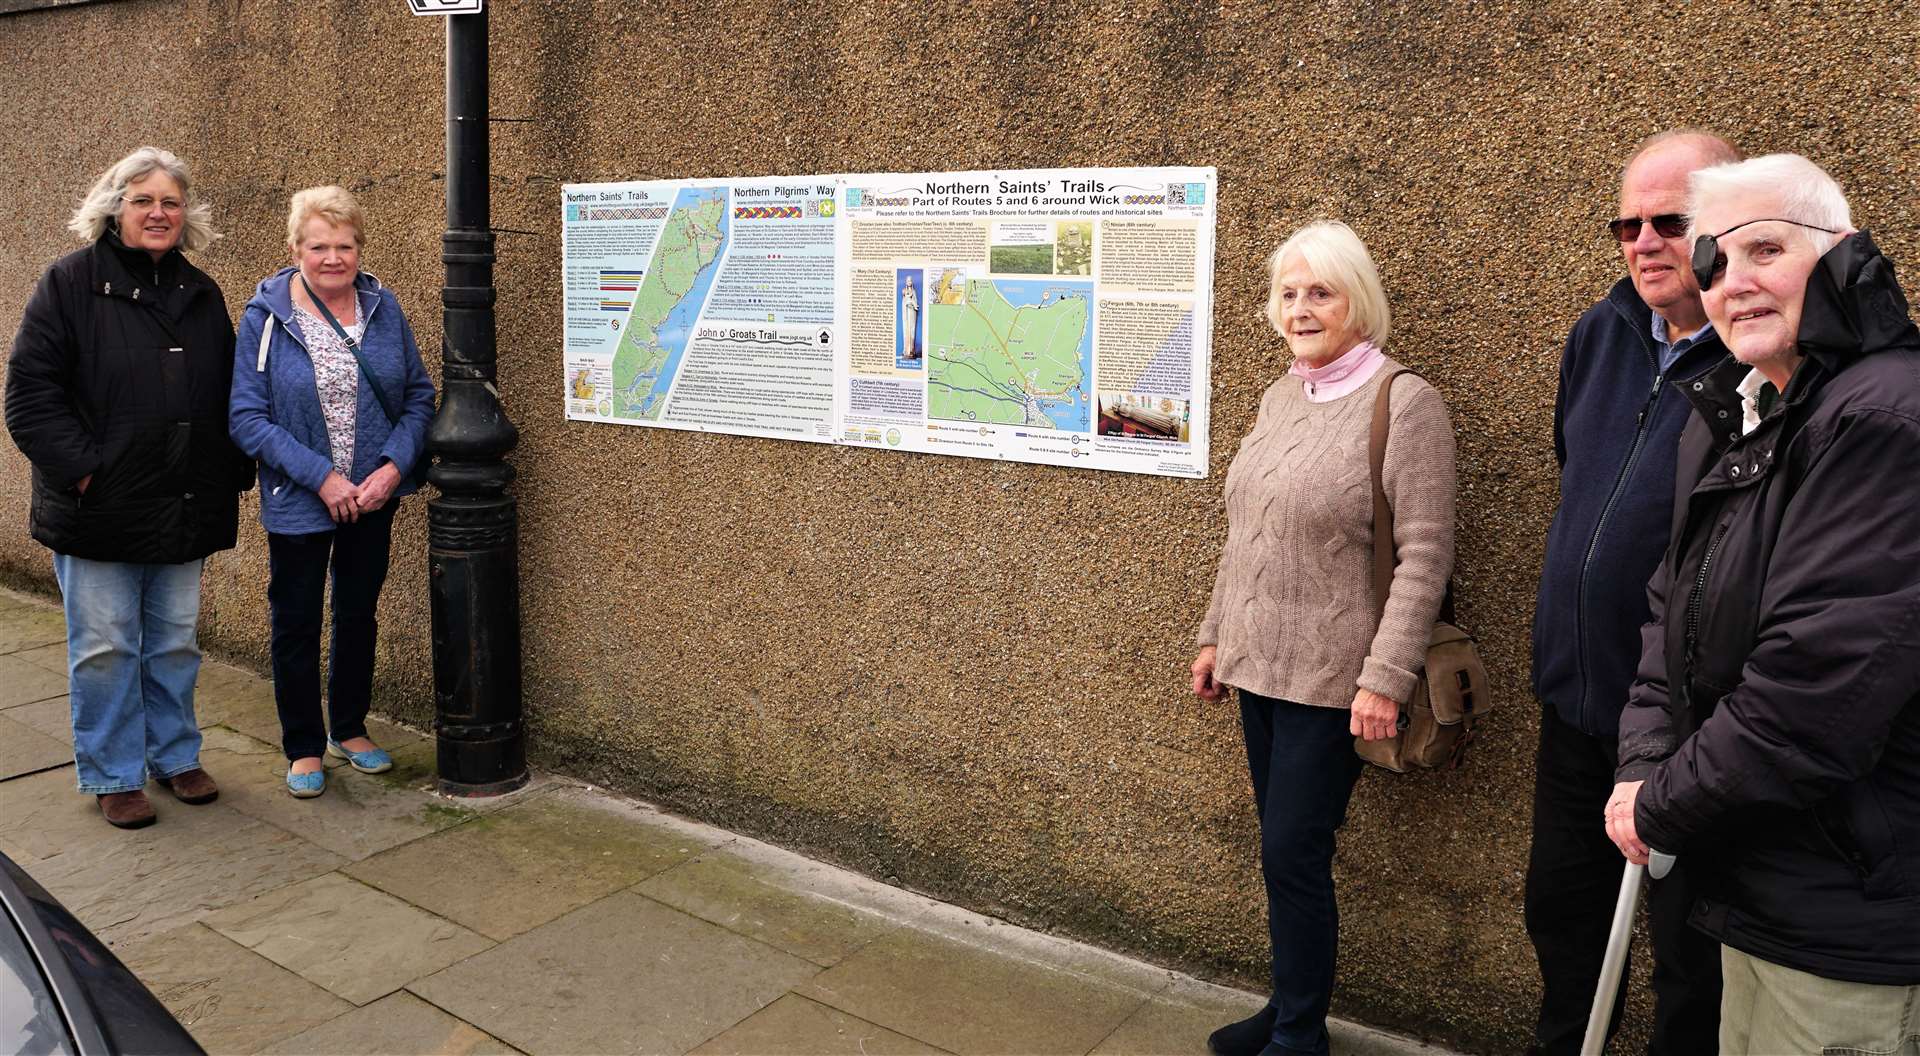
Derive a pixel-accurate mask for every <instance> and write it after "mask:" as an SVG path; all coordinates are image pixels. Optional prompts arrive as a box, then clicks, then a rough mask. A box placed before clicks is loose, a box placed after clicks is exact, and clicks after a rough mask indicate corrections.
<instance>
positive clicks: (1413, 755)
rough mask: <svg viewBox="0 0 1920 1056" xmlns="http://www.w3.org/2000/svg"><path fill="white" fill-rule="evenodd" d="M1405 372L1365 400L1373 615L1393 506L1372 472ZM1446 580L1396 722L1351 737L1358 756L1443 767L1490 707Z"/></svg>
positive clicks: (1387, 573)
mask: <svg viewBox="0 0 1920 1056" xmlns="http://www.w3.org/2000/svg"><path fill="white" fill-rule="evenodd" d="M1411 373H1413V372H1412V371H1410V370H1396V371H1394V372H1393V373H1392V374H1389V375H1387V376H1386V377H1385V378H1384V379H1382V380H1381V382H1380V393H1379V396H1378V397H1376V398H1375V399H1374V401H1373V436H1372V438H1371V440H1370V441H1369V444H1368V455H1369V461H1370V462H1371V463H1372V470H1373V588H1374V589H1373V594H1374V606H1375V609H1376V614H1375V619H1376V620H1378V618H1379V615H1380V614H1382V613H1384V611H1385V608H1386V604H1387V589H1388V588H1389V587H1390V586H1391V585H1392V584H1393V569H1394V565H1395V564H1396V563H1397V562H1396V561H1395V558H1394V548H1393V507H1392V506H1390V505H1389V504H1388V503H1387V489H1386V487H1385V485H1383V484H1382V483H1381V482H1380V473H1381V469H1382V467H1383V466H1384V465H1385V463H1386V458H1387V428H1388V426H1389V424H1390V423H1391V420H1392V417H1393V415H1392V410H1391V406H1390V393H1391V391H1392V389H1393V379H1395V378H1397V377H1399V376H1400V375H1402V374H1411ZM1453 618H1454V617H1453V583H1452V581H1451V580H1449V581H1448V583H1447V593H1446V595H1445V596H1444V597H1443V598H1442V599H1441V602H1440V619H1439V620H1438V621H1437V622H1436V623H1435V624H1434V625H1433V639H1432V641H1431V642H1430V643H1429V644H1428V645H1427V662H1426V666H1425V667H1424V668H1423V669H1422V670H1421V672H1420V677H1419V678H1418V679H1417V680H1415V682H1414V684H1413V693H1412V697H1411V699H1410V700H1408V701H1407V702H1406V703H1405V704H1402V705H1400V721H1399V725H1398V729H1397V731H1396V732H1395V733H1394V735H1393V736H1392V737H1388V738H1386V739H1385V740H1379V741H1367V740H1361V739H1360V738H1358V737H1356V738H1354V740H1353V750H1354V751H1355V752H1357V753H1358V754H1359V756H1360V758H1362V759H1365V760H1366V761H1367V762H1369V763H1372V764H1374V765H1375V766H1380V767H1384V768H1386V769H1388V770H1392V771H1393V772H1394V773H1397V774H1404V773H1406V772H1407V771H1409V770H1435V769H1447V770H1451V769H1453V768H1454V767H1457V766H1459V765H1460V764H1461V762H1462V761H1463V760H1464V758H1465V755H1466V750H1467V745H1469V744H1471V743H1473V735H1474V726H1475V724H1476V723H1478V722H1479V719H1480V716H1482V715H1484V714H1486V713H1487V711H1488V710H1489V709H1490V708H1491V707H1492V705H1493V698H1492V696H1491V694H1489V693H1488V692H1487V668H1486V665H1485V664H1483V663H1481V662H1480V650H1479V647H1478V646H1477V645H1475V643H1474V640H1473V636H1472V635H1470V634H1468V633H1467V632H1465V631H1463V630H1461V629H1460V628H1459V627H1457V626H1455V625H1454V622H1453Z"/></svg>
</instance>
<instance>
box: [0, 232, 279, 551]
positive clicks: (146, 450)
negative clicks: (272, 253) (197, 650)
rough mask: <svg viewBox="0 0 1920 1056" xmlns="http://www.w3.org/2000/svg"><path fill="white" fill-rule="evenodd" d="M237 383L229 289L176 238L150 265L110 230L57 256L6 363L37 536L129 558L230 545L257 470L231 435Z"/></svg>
mask: <svg viewBox="0 0 1920 1056" xmlns="http://www.w3.org/2000/svg"><path fill="white" fill-rule="evenodd" d="M232 381H233V322H232V320H231V319H229V318H228V316H227V305H226V301H225V299H224V298H223V297H221V295H220V287H218V286H217V285H215V284H214V282H213V280H212V279H210V278H208V277H207V276H206V275H205V274H204V273H203V272H201V271H200V270H199V269H198V268H195V267H194V266H193V265H192V264H189V263H187V260H186V258H185V257H184V256H182V255H181V254H180V252H179V251H178V250H174V251H172V252H170V253H168V254H167V255H166V256H165V257H163V258H161V259H160V260H159V261H158V262H156V261H154V259H153V257H152V256H151V255H149V254H147V253H146V252H144V251H140V250H130V249H128V248H127V247H126V246H124V245H122V244H121V243H120V240H119V239H118V238H117V237H116V236H115V235H114V234H113V233H112V232H108V233H107V234H105V235H103V236H101V238H100V239H99V240H98V241H96V242H95V243H94V244H93V245H91V246H88V247H86V248H85V249H80V250H77V251H75V252H73V253H69V254H68V255H66V256H64V257H61V258H60V259H59V260H57V261H55V262H54V263H53V265H52V266H51V267H49V268H48V269H47V272H46V274H45V275H44V276H42V277H41V279H40V284H39V286H38V287H37V288H36V289H35V290H34V292H33V297H32V298H31V299H30V300H28V302H27V310H26V314H25V315H24V317H23V318H22V319H21V321H20V331H19V333H18V335H17V336H15V338H14V341H13V356H12V358H11V359H10V360H9V361H8V364H7V395H6V421H7V430H8V431H9V432H10V433H12V434H13V440H14V443H16V444H18V445H19V446H20V450H21V452H22V453H24V454H25V455H26V456H27V460H28V461H29V462H31V463H32V464H33V503H32V513H31V520H32V525H31V526H32V531H33V537H34V538H35V539H37V540H39V541H40V542H41V543H43V544H45V545H46V546H47V547H48V548H49V549H52V550H53V551H55V552H57V553H62V554H69V555H72V556H74V557H84V558H89V559H92V560H96V561H124V562H130V563H136V564H177V563H180V562H184V561H192V560H194V559H196V558H201V557H205V556H207V555H208V554H210V553H213V552H214V551H216V550H225V549H228V548H230V547H232V546H233V544H234V535H235V532H236V529H237V527H238V525H239V499H238V493H239V492H240V491H242V490H245V489H246V488H247V487H249V486H251V483H252V470H253V464H252V462H251V461H250V460H248V459H247V458H246V457H245V456H243V455H242V454H241V453H240V450H239V449H238V448H236V447H235V446H234V445H233V441H232V440H230V439H228V437H227V396H228V390H229V389H230V388H231V386H232ZM89 474H91V475H92V476H93V480H92V481H91V482H90V483H89V484H88V486H87V492H86V494H85V495H81V494H80V492H79V491H78V490H77V489H76V487H75V485H76V484H77V483H78V482H79V481H80V480H81V479H82V478H83V477H86V476H88V475H89Z"/></svg>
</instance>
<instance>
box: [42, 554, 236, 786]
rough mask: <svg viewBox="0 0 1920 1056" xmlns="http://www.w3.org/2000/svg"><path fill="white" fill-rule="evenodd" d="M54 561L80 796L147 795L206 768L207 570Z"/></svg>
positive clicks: (194, 565)
mask: <svg viewBox="0 0 1920 1056" xmlns="http://www.w3.org/2000/svg"><path fill="white" fill-rule="evenodd" d="M202 564H204V562H203V561H188V562H186V563H185V564H179V565H131V564H124V563H122V562H118V561H90V560H87V559H86V558H83V557H70V556H68V555H66V554H55V555H53V574H54V575H55V576H56V577H57V578H58V579H59V580H60V595H61V599H62V601H63V603H64V606H65V608H66V614H67V679H68V693H69V699H70V702H71V703H72V705H73V761H74V763H75V768H76V769H77V770H78V771H79V777H80V791H82V792H91V793H93V794H95V795H100V794H104V793H107V792H131V791H133V790H134V789H138V788H144V787H146V784H147V778H148V776H149V775H153V776H158V777H172V776H173V775H175V774H178V773H183V772H185V771H188V770H192V769H193V768H195V767H197V766H199V765H200V729H199V727H198V726H196V725H195V724H194V719H193V684H194V682H195V680H197V679H198V678H199V676H200V647H199V645H198V643H197V642H196V641H195V640H194V626H195V624H196V623H198V622H199V619H200V567H201V565H202Z"/></svg>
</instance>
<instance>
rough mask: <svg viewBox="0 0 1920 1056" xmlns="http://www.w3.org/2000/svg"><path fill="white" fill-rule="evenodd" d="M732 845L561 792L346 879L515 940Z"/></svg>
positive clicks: (358, 868) (402, 851) (360, 867)
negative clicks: (479, 880)
mask: <svg viewBox="0 0 1920 1056" xmlns="http://www.w3.org/2000/svg"><path fill="white" fill-rule="evenodd" d="M725 838H726V834H725V833H722V832H719V831H718V830H713V831H712V832H711V834H709V835H705V836H701V835H698V834H696V833H694V832H691V831H689V830H688V829H687V828H686V827H684V826H673V825H670V824H667V823H665V821H664V820H663V819H662V817H661V815H659V814H657V813H655V812H651V811H646V810H643V809H641V808H639V807H636V806H633V805H631V804H626V803H620V802H617V801H613V800H611V799H609V798H607V797H604V796H600V797H595V796H592V795H589V794H587V793H585V792H583V791H580V790H573V789H560V790H555V791H552V792H550V793H549V794H546V795H543V796H540V797H537V798H535V799H532V800H529V801H526V802H524V803H520V804H518V805H516V806H513V807H509V808H507V809H505V810H501V811H498V812H496V813H493V814H489V815H484V816H482V817H480V818H477V819H475V820H473V821H469V822H466V823H465V824H462V825H456V826H454V827H452V828H450V829H447V830H446V831H444V832H441V833H438V834H436V835H433V836H428V837H426V838H424V839H419V840H415V841H413V842H412V843H409V844H406V845H404V846H401V847H396V848H394V849H393V850H390V851H383V852H382V853H380V854H376V855H374V856H373V857H371V858H368V859H366V860H365V861H361V862H355V863H354V864H352V865H350V866H348V867H347V868H346V873H347V875H349V876H352V877H354V878H355V879H358V880H364V881H366V882H367V883H369V884H372V885H374V886H375V887H378V888H380V889H381V890H383V891H387V892H389V893H391V894H393V895H396V896H398V897H400V898H403V899H406V900H407V901H408V902H411V903H413V904H414V905H416V906H419V907H420V908H422V909H425V910H427V911H429V912H432V913H437V914H439V915H440V916H443V917H446V918H447V919H449V920H452V921H454V922H456V923H459V924H462V925H465V926H466V927H468V928H471V929H473V930H474V931H477V932H479V933H480V934H482V935H485V936H487V937H489V938H492V939H509V938H512V937H513V936H515V935H518V934H520V933H521V932H523V931H526V930H527V929H529V928H533V927H536V926H538V925H541V924H544V923H546V922H547V921H550V920H553V919H554V918H556V917H558V916H560V915H561V914H563V913H566V912H567V911H569V910H572V909H575V908H577V907H579V906H583V905H586V904H587V903H589V902H592V901H593V900H595V899H597V898H601V897H603V896H605V895H608V894H611V893H612V892H614V891H618V890H620V889H621V888H623V887H630V886H632V885H633V884H637V883H639V882H640V881H642V880H645V879H646V878H647V877H649V876H652V875H653V874H655V873H658V872H660V871H662V870H664V869H667V868H669V867H671V866H675V865H678V864H680V863H681V862H684V861H689V860H691V859H692V858H693V857H695V856H696V855H698V854H700V853H701V852H703V851H706V850H708V849H709V848H710V847H712V846H713V845H714V844H716V843H718V842H719V841H720V840H722V839H725ZM469 877H485V878H487V882H486V883H484V884H481V883H470V882H467V881H466V879H465V878H469ZM507 1040H509V1041H512V1040H513V1039H511V1038H508V1039H507ZM515 1044H518V1043H517V1042H515Z"/></svg>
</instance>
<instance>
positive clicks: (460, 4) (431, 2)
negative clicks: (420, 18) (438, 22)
mask: <svg viewBox="0 0 1920 1056" xmlns="http://www.w3.org/2000/svg"><path fill="white" fill-rule="evenodd" d="M481 2H482V0H407V6H408V7H410V8H413V13H414V14H416V15H477V14H479V13H480V4H481Z"/></svg>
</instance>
